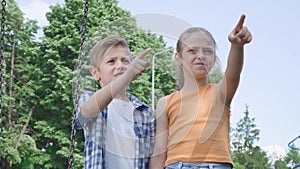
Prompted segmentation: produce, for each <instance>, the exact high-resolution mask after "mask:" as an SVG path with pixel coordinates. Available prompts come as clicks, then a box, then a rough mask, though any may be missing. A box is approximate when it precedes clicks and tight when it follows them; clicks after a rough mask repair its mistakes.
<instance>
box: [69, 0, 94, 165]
mask: <svg viewBox="0 0 300 169" xmlns="http://www.w3.org/2000/svg"><path fill="white" fill-rule="evenodd" d="M88 7H89V1H88V0H86V1H85V4H84V14H83V19H82V26H81V31H82V32H81V42H80V48H79V55H78V58H77V65H76V68H75V71H77V75H76V84H75V93H74V109H73V116H74V119H73V121H72V130H71V145H70V155H69V160H68V169H72V168H73V167H72V164H73V159H74V156H73V153H74V149H75V135H76V129H75V122H74V120H75V116H76V109H77V108H78V106H79V105H78V100H79V93H80V82H81V71H82V62H83V57H82V55H83V44H84V40H85V34H86V24H87V19H88V17H87V15H88Z"/></svg>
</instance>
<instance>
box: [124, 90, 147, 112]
mask: <svg viewBox="0 0 300 169" xmlns="http://www.w3.org/2000/svg"><path fill="white" fill-rule="evenodd" d="M127 97H128V98H129V100H130V101H131V102H132V103H133V105H134V107H146V108H150V106H149V105H148V104H146V103H145V102H143V101H141V100H140V99H138V98H137V97H136V96H134V95H133V94H130V93H127Z"/></svg>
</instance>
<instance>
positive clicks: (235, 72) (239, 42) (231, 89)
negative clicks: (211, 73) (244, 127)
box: [221, 14, 252, 107]
mask: <svg viewBox="0 0 300 169" xmlns="http://www.w3.org/2000/svg"><path fill="white" fill-rule="evenodd" d="M245 17H246V16H245V15H244V14H243V15H242V16H241V18H240V20H239V22H238V24H237V25H236V27H235V28H234V29H233V31H232V32H231V33H230V35H229V36H228V40H229V41H230V42H231V49H230V52H229V57H228V60H227V66H226V70H225V77H224V79H223V80H222V81H221V84H222V85H221V86H223V87H222V89H223V90H222V91H223V93H224V94H225V99H226V103H225V104H226V105H227V106H228V107H229V106H230V103H231V100H232V98H233V96H234V94H235V92H236V90H237V88H238V85H239V82H240V74H241V72H242V68H243V63H244V45H245V44H247V43H250V42H251V40H252V35H251V32H250V31H249V30H248V29H247V27H246V26H243V23H244V20H245Z"/></svg>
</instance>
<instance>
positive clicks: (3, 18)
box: [0, 0, 6, 133]
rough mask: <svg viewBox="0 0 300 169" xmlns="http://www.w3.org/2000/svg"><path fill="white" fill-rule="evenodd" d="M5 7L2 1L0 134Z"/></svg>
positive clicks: (0, 123)
mask: <svg viewBox="0 0 300 169" xmlns="http://www.w3.org/2000/svg"><path fill="white" fill-rule="evenodd" d="M5 6H6V1H5V0H2V18H1V35H0V36H1V38H0V133H1V132H2V84H3V74H2V70H3V67H4V57H3V53H4V28H5V12H6V11H5Z"/></svg>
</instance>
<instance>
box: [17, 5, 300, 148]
mask: <svg viewBox="0 0 300 169" xmlns="http://www.w3.org/2000/svg"><path fill="white" fill-rule="evenodd" d="M16 2H17V3H18V4H19V6H20V8H21V9H22V10H23V12H24V13H25V17H27V18H30V19H36V20H38V22H39V23H40V24H41V25H45V24H47V21H46V19H45V17H44V14H45V12H46V11H49V9H48V6H49V5H50V4H55V3H63V0H51V1H50V0H48V1H47V0H28V1H26V2H25V1H22V0H17V1H16ZM119 6H120V7H122V8H124V9H126V10H128V11H130V12H131V14H132V15H134V16H141V14H145V13H156V14H164V15H169V16H172V17H174V18H178V19H180V20H182V21H184V22H185V23H189V24H190V25H192V26H201V27H204V28H206V29H208V30H209V31H210V32H211V33H212V34H213V36H214V37H215V40H216V41H217V44H218V56H219V58H220V60H221V63H222V66H223V68H224V67H225V66H226V58H227V56H228V51H229V48H230V43H229V42H228V40H227V36H228V34H229V33H230V31H231V30H232V29H233V27H234V26H235V24H236V23H237V21H238V19H239V17H240V15H241V14H242V13H244V14H246V20H245V25H246V26H247V27H248V28H249V29H250V31H251V32H252V34H253V41H252V42H251V44H248V45H246V46H245V64H244V69H243V72H242V77H241V83H240V86H239V88H238V91H237V93H236V95H235V98H234V100H233V103H232V109H231V110H232V115H231V123H232V127H235V124H236V122H237V121H238V120H239V119H240V118H242V117H243V115H244V114H243V112H244V111H245V105H246V104H247V105H249V111H250V115H251V116H252V117H253V118H255V123H256V124H257V126H258V128H259V129H260V141H259V142H258V144H259V145H260V146H267V145H279V146H281V147H283V148H284V149H287V148H288V147H287V144H288V142H289V141H291V140H292V139H293V138H295V137H296V136H298V135H300V126H299V124H300V122H299V121H300V98H299V96H300V91H299V90H298V87H299V86H300V79H299V74H300V69H299V68H298V67H299V63H300V55H299V48H300V43H299V39H300V22H299V20H300V10H299V6H300V1H298V0H287V1H273V0H264V1H262V0H251V1H238V0H231V1H217V0H211V1H199V0H190V1H182V0H174V1H161V0H143V1H140V0H119ZM174 29H175V28H174ZM171 31H172V28H171V29H170V32H171ZM166 33H168V32H166ZM167 39H168V38H167ZM172 42H174V44H175V41H172V39H171V40H170V39H169V40H168V43H169V45H174V44H172ZM297 65H298V66H297ZM297 77H298V78H297Z"/></svg>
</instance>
